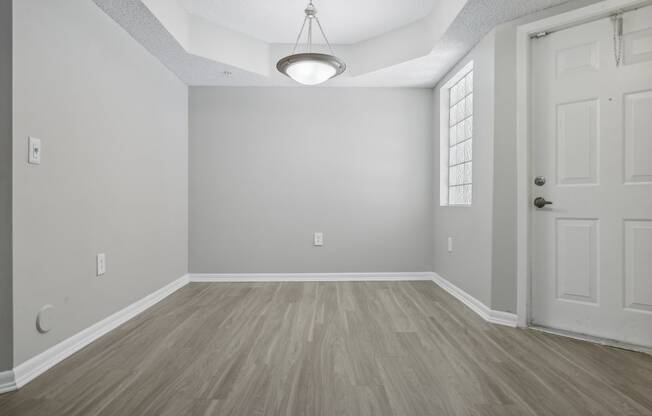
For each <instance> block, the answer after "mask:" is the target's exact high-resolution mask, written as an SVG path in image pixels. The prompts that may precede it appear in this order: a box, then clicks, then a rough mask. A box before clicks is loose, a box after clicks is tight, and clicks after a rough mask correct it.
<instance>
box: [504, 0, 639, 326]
mask: <svg viewBox="0 0 652 416" xmlns="http://www.w3.org/2000/svg"><path fill="white" fill-rule="evenodd" d="M649 3H650V0H605V1H602V2H599V3H595V4H592V5H590V6H586V7H582V8H579V9H575V10H572V11H569V12H566V13H562V14H559V15H556V16H552V17H548V18H545V19H542V20H538V21H536V22H532V23H527V24H524V25H521V26H518V27H517V28H516V70H517V84H516V99H517V110H516V120H517V127H516V129H517V131H516V135H517V136H516V137H517V139H516V141H517V144H516V156H517V190H516V195H517V201H516V205H517V207H516V208H517V220H516V225H517V235H516V243H517V253H516V282H517V292H516V313H517V323H518V326H520V327H527V326H528V325H529V323H530V318H531V316H530V305H531V298H532V294H531V289H530V288H531V286H530V280H531V267H530V247H531V244H530V238H531V236H530V229H531V223H530V211H531V210H530V199H531V195H530V181H531V179H532V175H531V172H530V160H531V154H530V140H531V132H530V106H531V101H530V98H531V97H530V86H531V84H530V63H531V60H530V52H531V51H530V39H531V37H532V36H533V35H536V34H538V33H541V32H550V31H555V30H560V29H564V28H566V27H570V26H575V25H578V24H582V23H585V22H589V21H592V20H596V19H600V18H603V17H607V16H610V15H612V14H614V13H616V12H618V11H623V10H628V9H632V8H636V7H639V6H643V5H647V4H649Z"/></svg>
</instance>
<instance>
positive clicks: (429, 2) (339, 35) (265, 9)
mask: <svg viewBox="0 0 652 416" xmlns="http://www.w3.org/2000/svg"><path fill="white" fill-rule="evenodd" d="M178 1H179V2H180V3H181V5H182V6H183V7H184V8H185V9H186V10H187V11H188V12H189V13H191V14H193V15H195V16H198V17H202V18H204V19H206V20H209V21H211V22H213V23H215V24H217V25H220V26H223V27H226V28H229V29H231V30H234V31H237V32H240V33H244V34H247V35H250V36H252V37H254V38H257V39H259V40H262V41H265V42H268V43H294V42H295V40H296V37H297V34H298V33H299V29H300V27H301V23H302V22H303V19H304V16H305V15H304V12H303V10H304V9H305V7H306V5H307V4H308V0H178ZM313 1H314V5H315V7H316V8H317V10H318V17H319V20H320V22H321V23H322V26H323V27H324V30H325V32H326V35H327V36H328V40H329V41H330V42H331V43H340V44H350V43H356V42H360V41H362V40H366V39H369V38H372V37H375V36H378V35H380V34H382V33H385V32H389V31H391V30H394V29H396V28H399V27H402V26H405V25H407V24H409V23H412V22H415V21H416V20H419V19H421V18H423V17H425V16H427V15H428V14H429V13H430V11H431V10H432V8H433V5H434V3H435V1H436V0H313ZM317 41H318V42H321V36H319V38H318V39H317Z"/></svg>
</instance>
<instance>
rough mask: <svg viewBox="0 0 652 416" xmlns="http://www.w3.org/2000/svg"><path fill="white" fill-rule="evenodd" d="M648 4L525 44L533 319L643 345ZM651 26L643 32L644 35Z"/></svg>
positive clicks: (651, 167)
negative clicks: (618, 58)
mask: <svg viewBox="0 0 652 416" xmlns="http://www.w3.org/2000/svg"><path fill="white" fill-rule="evenodd" d="M651 17H652V7H645V8H642V9H639V10H637V11H633V12H628V13H626V14H625V18H624V44H625V52H624V56H625V60H624V62H623V64H622V65H620V66H617V65H616V62H615V58H614V44H613V33H614V32H613V24H612V21H611V19H609V18H605V19H601V20H598V21H594V22H590V23H586V24H583V25H581V26H576V27H572V28H569V29H565V30H562V31H558V32H555V33H552V34H550V35H548V36H546V37H544V38H541V39H535V40H533V41H532V51H533V56H532V85H531V87H532V95H533V101H532V124H531V125H532V137H533V140H532V146H531V148H532V152H533V153H532V155H531V157H532V159H531V160H532V164H531V165H532V171H531V174H532V179H534V177H536V176H543V177H545V178H546V179H547V182H546V184H545V185H544V186H535V185H534V183H533V184H532V189H531V196H532V198H535V197H543V198H545V199H546V200H548V201H552V202H553V205H548V206H546V207H544V208H535V207H534V206H533V207H532V215H531V218H532V224H531V226H532V237H531V239H532V245H531V247H532V250H533V251H532V255H531V259H532V310H531V312H532V315H531V318H532V323H533V324H535V325H541V326H546V327H551V328H557V329H562V330H567V331H573V332H578V333H583V334H588V335H593V336H597V337H603V338H609V339H614V340H618V341H622V342H626V343H630V344H636V345H642V346H648V347H652V58H651V59H648V58H647V54H648V53H650V52H652V49H648V46H647V45H648V43H647V42H648V40H647V39H649V40H650V41H652V37H650V36H652V18H651ZM648 34H649V35H650V36H648Z"/></svg>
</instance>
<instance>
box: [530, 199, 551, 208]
mask: <svg viewBox="0 0 652 416" xmlns="http://www.w3.org/2000/svg"><path fill="white" fill-rule="evenodd" d="M546 205H552V201H546V199H545V198H541V197H537V198H534V206H535V207H537V208H543V207H545V206H546Z"/></svg>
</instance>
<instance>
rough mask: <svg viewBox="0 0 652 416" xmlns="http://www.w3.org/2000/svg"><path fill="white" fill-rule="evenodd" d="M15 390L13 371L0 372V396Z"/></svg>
mask: <svg viewBox="0 0 652 416" xmlns="http://www.w3.org/2000/svg"><path fill="white" fill-rule="evenodd" d="M14 390H16V379H15V378H14V372H13V371H11V370H10V371H0V394H2V393H7V392H9V391H14Z"/></svg>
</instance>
